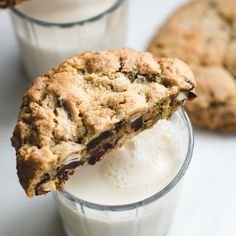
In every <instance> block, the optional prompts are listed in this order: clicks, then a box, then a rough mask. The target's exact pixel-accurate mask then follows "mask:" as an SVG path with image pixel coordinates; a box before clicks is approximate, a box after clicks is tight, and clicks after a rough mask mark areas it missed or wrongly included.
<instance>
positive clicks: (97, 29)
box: [11, 0, 128, 79]
mask: <svg viewBox="0 0 236 236" xmlns="http://www.w3.org/2000/svg"><path fill="white" fill-rule="evenodd" d="M84 4H86V1H85V2H84ZM127 9H128V0H116V1H115V2H114V4H113V5H112V6H111V7H110V8H109V9H107V10H105V11H104V12H102V13H100V14H98V15H95V16H93V17H90V18H89V19H86V20H82V21H78V22H71V23H52V22H46V21H43V20H42V21H41V20H38V19H34V18H32V17H29V16H27V15H26V14H24V13H23V12H22V11H20V10H19V9H17V8H12V9H11V17H12V21H13V25H14V28H15V32H16V36H17V39H18V44H19V47H20V51H21V55H22V61H23V64H24V67H25V69H26V72H27V74H28V76H29V77H30V78H31V79H34V78H36V77H37V76H38V75H40V74H42V73H44V72H45V71H47V70H48V69H49V68H52V67H54V66H55V65H57V64H59V63H61V62H62V61H64V60H65V59H66V58H68V57H71V56H73V55H75V54H77V53H79V52H82V51H85V50H103V49H106V48H116V47H124V46H125V41H126V31H127Z"/></svg>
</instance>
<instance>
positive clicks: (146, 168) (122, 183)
mask: <svg viewBox="0 0 236 236" xmlns="http://www.w3.org/2000/svg"><path fill="white" fill-rule="evenodd" d="M180 133H181V131H180V130H178V129H177V127H174V125H173V124H172V123H171V122H170V121H160V122H158V124H156V125H155V126H154V127H153V128H152V129H151V130H147V131H145V132H143V133H141V134H139V135H138V136H137V137H135V138H134V139H133V140H131V141H129V142H127V143H126V144H125V145H124V146H123V147H122V148H120V149H118V150H116V151H113V152H112V153H110V154H108V155H107V157H106V158H105V159H104V160H102V161H100V162H99V163H97V164H96V165H95V166H85V167H81V168H79V169H78V170H77V171H76V173H75V174H74V175H73V176H72V177H71V178H70V180H69V181H68V183H67V185H66V190H67V191H69V192H71V193H72V194H73V195H75V196H77V197H79V198H82V199H84V200H87V201H90V202H94V203H99V204H109V205H119V204H128V203H132V202H136V201H140V200H143V199H145V198H148V197H150V196H152V195H153V194H155V193H157V192H158V191H160V190H161V189H163V188H164V187H165V186H166V185H167V184H168V183H169V182H170V181H171V180H172V179H173V178H174V177H175V175H176V174H177V172H178V171H179V169H180V167H181V164H182V162H183V157H184V155H183V147H182V145H181V142H180V140H181V139H180Z"/></svg>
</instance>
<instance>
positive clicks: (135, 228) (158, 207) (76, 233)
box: [54, 110, 193, 236]
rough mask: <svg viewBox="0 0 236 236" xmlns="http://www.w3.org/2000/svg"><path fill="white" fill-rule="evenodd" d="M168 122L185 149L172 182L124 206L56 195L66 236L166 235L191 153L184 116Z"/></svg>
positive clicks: (63, 192) (190, 136) (178, 114)
mask: <svg viewBox="0 0 236 236" xmlns="http://www.w3.org/2000/svg"><path fill="white" fill-rule="evenodd" d="M171 122H173V124H174V125H176V126H179V127H180V128H181V129H180V130H181V131H182V137H183V138H182V142H183V146H184V147H185V150H184V157H183V164H182V166H181V168H180V170H179V172H178V173H177V175H176V176H175V178H174V179H173V180H172V181H171V182H170V183H169V184H168V185H167V186H166V187H165V188H164V189H162V190H161V191H160V192H157V193H156V194H154V195H153V196H150V197H149V198H147V199H145V200H143V201H140V202H135V203H132V204H127V205H117V206H109V205H99V204H94V203H91V202H88V201H85V200H83V199H79V198H77V197H75V196H73V195H72V194H71V193H69V192H67V191H66V190H58V191H56V192H55V193H54V198H55V201H56V204H57V208H58V210H59V213H60V216H61V219H62V222H63V225H64V228H65V231H66V233H67V235H68V236H164V235H166V234H167V232H168V230H169V228H170V226H171V222H172V220H173V216H174V212H175V208H176V205H177V202H178V198H179V194H180V192H181V186H182V181H181V180H182V179H183V178H182V177H183V176H184V174H185V172H186V170H187V168H188V166H189V163H190V161H191V158H192V152H193V132H192V127H191V124H190V121H189V119H188V116H187V114H186V113H185V112H184V111H183V110H180V111H178V112H176V113H175V114H174V115H173V116H172V118H171ZM154 135H155V134H154ZM98 191H99V189H98Z"/></svg>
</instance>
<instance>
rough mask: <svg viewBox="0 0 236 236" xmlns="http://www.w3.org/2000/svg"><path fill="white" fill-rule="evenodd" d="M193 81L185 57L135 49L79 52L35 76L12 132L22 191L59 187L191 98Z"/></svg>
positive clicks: (38, 191)
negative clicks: (82, 168) (80, 167)
mask: <svg viewBox="0 0 236 236" xmlns="http://www.w3.org/2000/svg"><path fill="white" fill-rule="evenodd" d="M194 87H195V81H194V78H193V74H192V72H191V71H190V69H189V68H188V66H187V65H186V64H184V63H183V62H181V61H179V60H178V59H168V58H163V59H157V58H155V57H153V56H152V54H150V53H147V52H137V51H135V50H132V49H113V50H109V51H103V52H95V51H88V52H84V53H82V54H80V55H78V56H75V57H72V58H70V59H68V60H67V61H65V62H64V63H62V64H61V65H59V66H58V67H56V68H54V69H52V70H50V71H49V72H48V73H47V74H45V75H43V76H41V77H39V78H37V79H36V80H35V81H34V82H33V83H32V85H31V86H30V87H29V88H28V90H27V91H26V93H25V94H24V96H23V103H22V106H21V109H20V113H19V117H18V121H17V124H16V127H15V130H14V134H13V137H12V145H13V146H14V147H15V149H16V155H17V170H18V176H19V180H20V183H21V185H22V187H23V188H24V190H25V192H26V194H27V195H28V196H29V197H32V196H34V195H40V194H45V193H47V192H50V191H53V190H55V189H57V188H63V186H64V183H65V181H66V180H67V179H68V176H69V175H70V174H73V172H74V170H75V168H76V167H78V166H80V165H84V164H91V165H93V164H95V163H96V162H97V161H99V160H100V159H101V158H103V157H104V155H105V154H106V153H107V152H109V151H111V150H113V149H115V148H118V147H121V146H122V145H123V144H124V143H125V141H126V140H128V139H130V138H132V137H133V136H135V135H137V134H138V133H140V132H141V131H143V130H145V129H147V128H151V127H152V126H153V125H154V124H155V123H156V122H157V121H158V120H159V119H167V118H169V117H170V116H171V115H172V114H173V113H174V112H175V111H176V110H177V109H178V108H180V107H181V106H182V105H183V104H184V103H185V101H186V100H188V99H189V100H191V99H193V98H195V96H196V95H195V94H194V93H193V92H192V90H193V89H194ZM150 138H151V137H150Z"/></svg>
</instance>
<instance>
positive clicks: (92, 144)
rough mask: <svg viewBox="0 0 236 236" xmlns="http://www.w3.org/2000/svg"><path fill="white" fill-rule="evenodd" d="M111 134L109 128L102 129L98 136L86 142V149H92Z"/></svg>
mask: <svg viewBox="0 0 236 236" xmlns="http://www.w3.org/2000/svg"><path fill="white" fill-rule="evenodd" d="M111 135H112V132H111V131H110V130H107V131H104V132H103V133H101V134H100V135H99V136H98V137H96V138H94V139H92V140H91V141H90V142H89V143H88V144H87V149H88V150H90V149H93V148H95V147H96V146H97V145H98V144H99V143H100V142H101V141H103V140H106V139H107V138H108V137H110V136H111Z"/></svg>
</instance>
